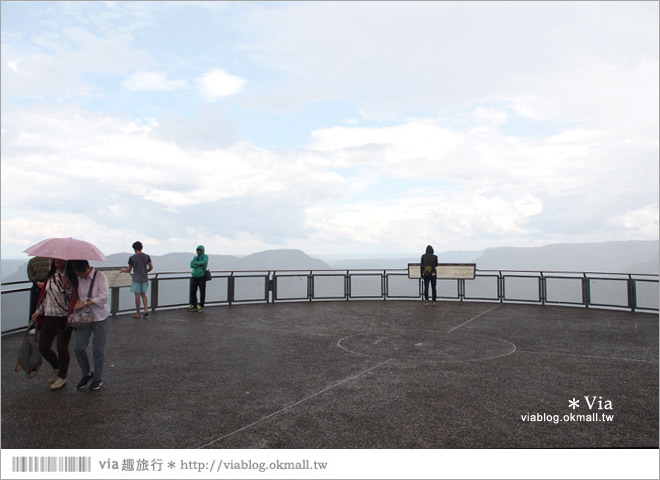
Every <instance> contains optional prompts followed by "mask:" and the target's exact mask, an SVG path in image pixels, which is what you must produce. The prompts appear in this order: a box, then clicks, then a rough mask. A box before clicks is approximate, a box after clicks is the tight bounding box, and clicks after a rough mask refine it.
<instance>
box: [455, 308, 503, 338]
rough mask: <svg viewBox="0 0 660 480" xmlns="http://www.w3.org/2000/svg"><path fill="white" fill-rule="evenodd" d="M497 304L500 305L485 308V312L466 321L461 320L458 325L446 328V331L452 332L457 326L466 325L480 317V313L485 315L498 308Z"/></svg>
mask: <svg viewBox="0 0 660 480" xmlns="http://www.w3.org/2000/svg"><path fill="white" fill-rule="evenodd" d="M499 306H500V305H495V306H494V307H493V308H489V309H488V310H486V311H485V312H481V313H480V314H479V315H476V316H474V317H472V318H471V319H470V320H468V321H466V322H463V323H461V324H460V325H457V326H455V327H454V328H452V329H450V330H447V333H451V332H453V331H454V330H456V329H458V328H461V327H462V326H464V325H467V324H468V323H470V322H471V321H472V320H476V319H477V318H479V317H481V316H482V315H486V314H487V313H488V312H492V311H493V310H495V309H496V308H498V307H499Z"/></svg>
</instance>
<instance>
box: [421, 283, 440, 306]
mask: <svg viewBox="0 0 660 480" xmlns="http://www.w3.org/2000/svg"><path fill="white" fill-rule="evenodd" d="M429 283H430V284H431V290H432V291H433V301H434V302H435V299H436V298H437V296H438V292H437V288H436V286H437V283H438V279H437V278H436V277H424V298H425V299H426V301H427V302H428V301H429Z"/></svg>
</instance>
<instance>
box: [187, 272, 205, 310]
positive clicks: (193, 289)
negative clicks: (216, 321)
mask: <svg viewBox="0 0 660 480" xmlns="http://www.w3.org/2000/svg"><path fill="white" fill-rule="evenodd" d="M197 288H199V305H200V306H202V307H203V306H204V300H206V280H205V279H204V277H190V305H192V306H193V307H196V306H197V305H198V304H197Z"/></svg>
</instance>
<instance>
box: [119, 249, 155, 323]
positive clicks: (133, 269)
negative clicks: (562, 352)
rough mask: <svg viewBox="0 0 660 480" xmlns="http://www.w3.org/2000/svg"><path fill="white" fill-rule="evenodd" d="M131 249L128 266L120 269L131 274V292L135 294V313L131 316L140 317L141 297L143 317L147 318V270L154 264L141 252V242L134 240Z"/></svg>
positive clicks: (150, 269) (151, 268)
mask: <svg viewBox="0 0 660 480" xmlns="http://www.w3.org/2000/svg"><path fill="white" fill-rule="evenodd" d="M133 250H134V251H135V254H134V255H131V257H130V258H129V259H128V267H124V268H122V269H121V271H122V272H124V273H132V274H133V281H132V282H131V292H133V293H134V294H135V315H133V318H141V315H140V298H142V304H143V306H144V317H145V318H147V317H148V316H149V308H148V307H147V289H148V288H149V272H150V271H152V270H153V268H154V266H153V264H152V263H151V257H150V256H149V255H147V254H146V253H143V252H142V243H141V242H135V243H134V244H133Z"/></svg>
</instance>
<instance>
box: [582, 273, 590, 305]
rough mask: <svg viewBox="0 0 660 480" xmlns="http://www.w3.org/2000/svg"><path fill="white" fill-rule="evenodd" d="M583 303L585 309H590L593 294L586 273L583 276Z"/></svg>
mask: <svg viewBox="0 0 660 480" xmlns="http://www.w3.org/2000/svg"><path fill="white" fill-rule="evenodd" d="M582 302H583V303H584V308H589V304H590V303H591V293H590V291H589V278H588V277H587V274H586V273H583V274H582Z"/></svg>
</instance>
